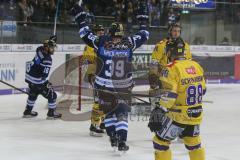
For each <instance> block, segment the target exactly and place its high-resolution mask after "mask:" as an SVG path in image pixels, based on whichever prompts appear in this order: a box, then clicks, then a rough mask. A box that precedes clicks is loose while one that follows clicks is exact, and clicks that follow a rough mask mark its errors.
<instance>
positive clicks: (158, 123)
mask: <svg viewBox="0 0 240 160" xmlns="http://www.w3.org/2000/svg"><path fill="white" fill-rule="evenodd" d="M166 113H167V110H165V109H164V108H163V107H155V108H154V109H153V110H152V112H151V115H150V118H149V122H148V127H149V128H150V130H151V132H156V131H159V130H161V128H162V122H163V120H164V119H165V118H166V115H165V114H166Z"/></svg>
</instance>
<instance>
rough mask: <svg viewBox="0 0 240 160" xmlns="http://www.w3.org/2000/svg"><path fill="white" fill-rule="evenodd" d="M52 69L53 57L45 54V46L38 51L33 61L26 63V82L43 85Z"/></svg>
mask: <svg viewBox="0 0 240 160" xmlns="http://www.w3.org/2000/svg"><path fill="white" fill-rule="evenodd" d="M51 67H52V57H51V55H49V54H47V53H45V52H44V48H43V46H40V47H38V48H37V50H36V55H35V57H34V58H33V60H32V61H28V62H26V76H25V81H26V82H27V83H33V84H43V83H45V82H46V81H47V78H48V75H49V72H50V69H51Z"/></svg>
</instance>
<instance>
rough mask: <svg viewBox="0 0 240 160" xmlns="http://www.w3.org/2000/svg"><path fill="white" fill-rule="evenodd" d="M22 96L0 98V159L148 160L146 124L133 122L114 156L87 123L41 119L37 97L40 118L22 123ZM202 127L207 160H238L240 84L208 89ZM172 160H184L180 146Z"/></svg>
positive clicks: (41, 105) (43, 108)
mask: <svg viewBox="0 0 240 160" xmlns="http://www.w3.org/2000/svg"><path fill="white" fill-rule="evenodd" d="M26 99H27V96H25V95H11V96H0V160H153V159H154V156H153V148H152V142H151V138H152V133H151V132H150V131H149V129H148V128H147V121H146V120H145V121H142V120H141V119H140V120H138V118H137V117H135V118H132V119H133V121H130V124H129V136H128V144H129V146H130V150H129V152H127V153H126V154H125V155H122V156H119V155H117V154H116V153H114V152H113V151H112V149H111V148H110V145H109V142H108V138H107V136H104V137H102V138H94V137H90V136H89V123H90V122H89V121H87V122H65V121H62V120H53V121H51V120H46V112H47V109H46V100H44V99H43V98H42V97H39V100H38V101H37V103H36V106H35V110H36V111H38V112H39V116H38V117H37V118H34V119H22V118H21V116H22V112H23V110H24V108H25V102H26ZM205 100H211V101H213V104H210V103H205V105H204V106H205V110H204V111H205V116H204V121H203V124H202V126H201V135H202V141H203V146H205V148H206V157H207V160H238V159H240V85H234V84H233V85H229V84H228V85H209V86H208V92H207V95H206V96H205ZM171 148H172V151H173V159H174V160H187V159H189V158H188V154H187V151H186V150H185V148H184V145H183V144H179V143H173V144H172V145H171Z"/></svg>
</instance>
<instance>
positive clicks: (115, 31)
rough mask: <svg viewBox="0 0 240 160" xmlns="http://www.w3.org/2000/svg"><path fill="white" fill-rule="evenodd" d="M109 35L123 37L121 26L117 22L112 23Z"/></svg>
mask: <svg viewBox="0 0 240 160" xmlns="http://www.w3.org/2000/svg"><path fill="white" fill-rule="evenodd" d="M109 34H110V36H112V37H116V36H121V37H122V36H124V31H123V25H122V24H121V23H117V22H114V23H112V24H111V28H110V29H109Z"/></svg>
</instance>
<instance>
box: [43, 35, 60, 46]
mask: <svg viewBox="0 0 240 160" xmlns="http://www.w3.org/2000/svg"><path fill="white" fill-rule="evenodd" d="M56 42H57V36H51V37H50V38H49V39H47V40H45V41H44V42H43V46H44V47H50V48H55V47H56V46H57V43H56Z"/></svg>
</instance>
